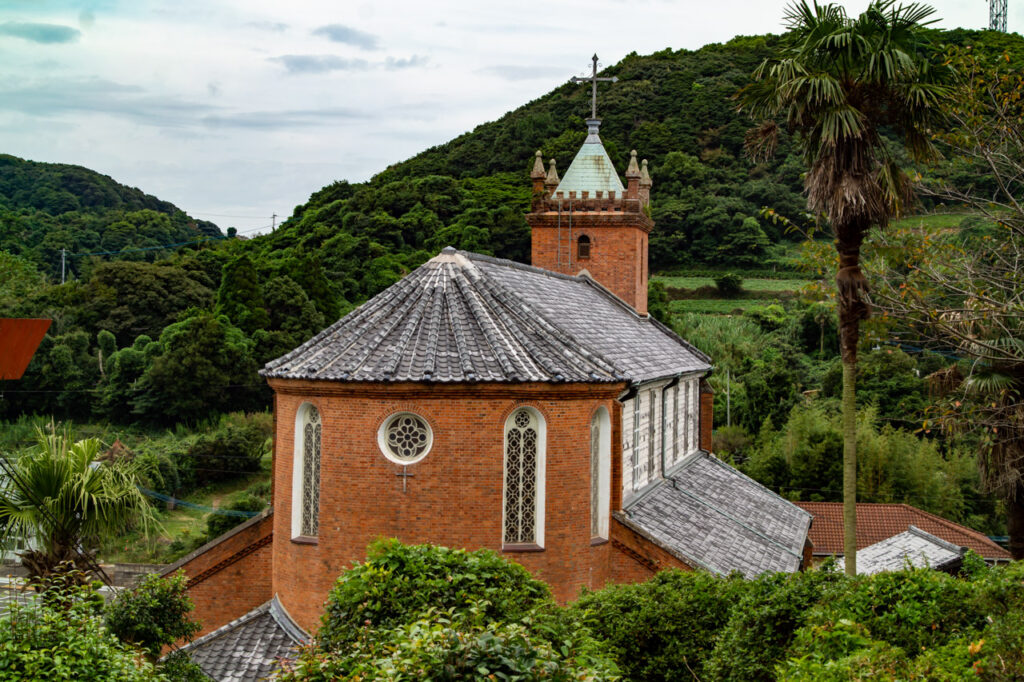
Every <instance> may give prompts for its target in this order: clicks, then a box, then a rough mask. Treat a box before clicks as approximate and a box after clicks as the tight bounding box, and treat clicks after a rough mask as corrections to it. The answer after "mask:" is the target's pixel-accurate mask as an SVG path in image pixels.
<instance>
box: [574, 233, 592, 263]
mask: <svg viewBox="0 0 1024 682" xmlns="http://www.w3.org/2000/svg"><path fill="white" fill-rule="evenodd" d="M576 258H577V259H584V258H590V237H588V236H587V235H585V234H581V235H580V238H579V239H577V240H576Z"/></svg>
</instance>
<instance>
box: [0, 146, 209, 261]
mask: <svg viewBox="0 0 1024 682" xmlns="http://www.w3.org/2000/svg"><path fill="white" fill-rule="evenodd" d="M221 236H223V235H222V234H221V232H220V230H219V229H218V228H217V226H216V225H214V224H213V223H210V222H207V221H203V220H194V219H192V218H190V217H189V216H187V215H186V214H185V213H184V212H182V211H181V209H179V208H178V207H177V206H175V205H174V204H172V203H170V202H167V201H161V200H160V199H157V198H156V197H154V196H152V195H149V194H145V193H144V192H142V191H141V190H138V189H136V188H134V187H127V186H125V185H122V184H120V183H118V182H116V181H115V180H114V179H113V178H110V177H108V176H106V175H101V174H99V173H97V172H96V171H92V170H89V169H88V168H83V167H82V166H72V165H68V164H62V163H40V162H37V161H26V160H24V159H19V158H18V157H16V156H10V155H8V154H0V250H4V251H7V252H9V253H12V254H16V255H19V256H22V257H23V258H25V259H27V260H29V261H30V262H32V263H34V264H36V266H37V267H39V269H40V270H42V271H43V272H44V273H46V274H49V275H51V276H57V277H59V276H60V262H61V261H60V253H61V249H65V250H66V251H67V252H68V253H73V254H77V253H95V252H117V251H121V250H122V249H139V248H147V249H150V250H149V251H146V252H138V251H133V252H129V253H125V254H120V258H129V259H138V260H150V261H152V260H154V259H155V258H158V257H160V256H163V255H166V254H167V251H163V250H157V249H152V247H155V246H159V245H164V244H171V243H177V242H183V241H188V240H190V239H194V238H197V237H221ZM83 263H85V264H88V263H89V261H88V260H86V259H84V258H74V259H72V260H70V261H69V262H68V265H69V267H70V269H71V270H70V271H71V273H72V274H76V273H78V272H79V271H80V270H81V267H82V265H83Z"/></svg>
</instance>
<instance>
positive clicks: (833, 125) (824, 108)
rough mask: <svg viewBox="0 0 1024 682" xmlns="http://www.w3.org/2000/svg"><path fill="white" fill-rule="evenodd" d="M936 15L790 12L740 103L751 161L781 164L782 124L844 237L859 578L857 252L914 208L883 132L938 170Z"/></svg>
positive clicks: (849, 445) (843, 342) (862, 304)
mask: <svg viewBox="0 0 1024 682" xmlns="http://www.w3.org/2000/svg"><path fill="white" fill-rule="evenodd" d="M933 13H934V10H933V9H932V8H930V7H928V6H926V5H920V4H917V3H911V4H909V5H896V4H895V0H874V1H873V2H872V3H871V4H870V5H869V6H868V8H867V9H866V10H865V11H864V12H863V13H862V14H861V15H860V16H859V17H857V18H851V17H848V16H847V14H846V11H845V10H844V9H843V8H842V7H841V6H839V5H818V4H817V2H816V1H815V2H814V4H813V5H808V4H807V2H806V0H802V1H801V2H799V3H795V4H793V5H790V7H789V9H788V10H787V12H786V19H787V22H788V25H789V28H790V29H791V32H790V34H789V36H788V39H787V42H786V43H785V44H784V46H783V48H782V51H781V55H780V56H779V57H776V58H771V59H767V60H765V61H764V62H763V63H762V64H761V65H760V66H759V67H758V69H757V70H756V71H755V72H754V83H753V84H751V85H749V86H748V87H747V88H745V89H744V90H743V91H742V93H741V102H742V103H741V105H740V106H741V109H746V110H747V111H748V112H749V113H750V114H751V115H752V116H755V117H758V118H764V119H768V120H766V121H765V122H764V123H762V124H761V125H760V127H758V128H756V129H754V130H752V131H751V132H750V134H748V138H747V143H748V150H749V152H750V153H751V155H752V156H754V157H759V156H766V155H769V154H771V153H772V152H773V150H774V147H775V145H776V144H777V142H778V138H779V128H778V124H777V123H776V122H775V121H774V120H773V119H775V118H777V117H778V118H782V119H783V120H784V121H785V123H786V125H787V126H788V127H789V128H790V129H791V130H792V131H793V132H794V133H796V136H797V143H798V145H799V147H800V148H801V150H802V151H803V155H804V161H805V162H806V164H807V166H808V171H807V175H806V177H805V180H804V185H805V188H806V190H807V195H808V200H807V205H808V208H809V209H810V210H811V211H812V212H814V213H816V214H822V213H823V214H825V216H827V218H828V221H829V225H830V226H831V228H832V231H833V232H834V234H835V237H836V249H837V251H838V252H839V271H838V273H837V275H836V284H837V286H838V291H839V335H840V350H841V356H842V362H843V398H842V404H843V440H844V446H843V501H844V505H845V506H844V514H843V517H844V518H843V525H844V553H845V556H846V562H845V563H846V571H847V572H848V573H849V574H850V575H855V574H856V551H857V546H856V541H855V530H856V523H857V512H856V506H855V505H856V496H857V450H856V448H857V440H856V409H857V408H856V394H855V381H856V372H857V344H858V340H859V337H860V321H861V320H863V319H866V318H867V317H868V316H869V315H870V307H869V305H868V302H867V299H866V294H867V290H868V287H867V280H866V278H865V277H864V274H863V273H862V272H861V269H860V248H861V243H862V242H863V240H864V236H865V235H866V233H867V232H868V230H869V229H870V228H871V227H872V226H876V225H877V226H880V227H884V226H885V225H887V224H888V222H889V219H890V218H892V217H893V216H894V215H898V214H899V213H900V211H901V210H902V209H903V208H904V207H906V206H907V205H908V204H909V202H910V201H911V200H912V198H913V192H912V185H911V182H910V179H909V178H908V176H907V175H906V174H905V173H904V171H903V170H902V168H900V166H899V164H898V163H897V160H896V159H895V158H894V157H893V156H892V154H891V153H890V152H889V148H888V146H887V144H888V140H887V138H885V137H883V134H882V131H883V129H886V130H888V131H891V132H892V133H894V134H896V135H897V136H898V137H899V139H900V140H901V141H902V143H903V146H904V148H905V150H906V151H907V153H908V154H909V155H910V156H911V157H913V158H914V159H916V160H921V161H926V160H932V159H935V158H937V155H938V154H937V150H936V148H935V145H934V144H933V142H932V140H931V137H930V134H929V133H930V127H931V126H932V125H933V123H935V122H936V121H938V120H939V119H940V116H941V113H940V107H941V105H942V104H943V102H944V101H945V98H946V97H947V96H948V94H949V88H948V87H947V85H946V82H947V81H948V76H949V70H948V69H944V68H942V67H941V66H940V65H939V61H938V53H937V51H936V50H935V48H934V47H933V46H932V43H931V41H930V38H929V34H928V33H927V31H926V29H925V27H926V26H927V25H928V24H930V23H933V22H932V21H926V20H927V19H928V17H930V16H931V15H932V14H933Z"/></svg>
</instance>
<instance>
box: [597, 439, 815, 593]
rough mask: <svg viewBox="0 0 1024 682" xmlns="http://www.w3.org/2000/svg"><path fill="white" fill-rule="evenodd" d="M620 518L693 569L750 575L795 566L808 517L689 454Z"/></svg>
mask: <svg viewBox="0 0 1024 682" xmlns="http://www.w3.org/2000/svg"><path fill="white" fill-rule="evenodd" d="M617 518H619V520H620V521H622V522H623V523H625V524H626V525H627V526H629V527H631V528H633V529H635V530H638V531H639V532H640V533H641V534H643V535H645V536H647V537H648V538H649V539H650V540H652V541H654V542H656V543H657V544H658V545H660V546H661V547H663V548H665V549H666V550H667V551H669V552H670V553H672V554H674V555H675V556H677V557H678V558H679V559H681V560H683V561H685V562H686V563H687V564H689V565H691V566H693V567H695V568H704V569H707V570H708V571H711V572H712V573H716V574H719V575H725V574H728V573H731V572H733V571H739V572H740V573H742V574H743V575H744V576H746V577H747V578H753V577H755V576H757V575H759V574H761V573H764V572H766V571H784V572H793V571H796V570H798V569H799V568H800V564H801V562H802V559H803V548H804V542H805V541H806V539H807V531H808V529H809V528H810V525H811V515H810V514H809V513H807V512H805V511H804V510H803V509H800V508H799V507H797V506H796V505H794V504H792V503H791V502H789V501H787V500H785V499H783V498H781V497H779V496H778V495H776V494H775V493H773V492H772V491H770V490H768V489H767V488H765V487H764V486H762V485H761V484H760V483H757V482H756V481H754V480H753V479H751V478H748V477H747V476H745V475H743V474H741V473H740V472H739V471H737V470H735V469H733V468H732V467H730V466H729V465H727V464H725V463H724V462H722V461H720V460H718V459H717V458H715V457H714V456H712V455H710V454H708V453H706V452H698V453H696V454H694V455H691V456H690V457H689V458H687V459H686V460H684V461H683V462H682V463H680V464H679V465H677V466H676V467H675V468H674V469H670V470H669V471H668V472H667V475H666V478H665V479H664V480H661V481H659V482H657V483H655V484H653V485H652V486H651V487H650V488H649V489H648V490H647V491H645V492H643V493H641V494H640V495H639V496H638V497H637V498H636V499H634V500H633V501H632V502H631V503H630V504H629V505H628V506H627V507H626V509H625V510H624V512H622V513H620V514H619V515H618V516H617Z"/></svg>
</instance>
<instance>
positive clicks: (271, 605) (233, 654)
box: [181, 597, 309, 682]
mask: <svg viewBox="0 0 1024 682" xmlns="http://www.w3.org/2000/svg"><path fill="white" fill-rule="evenodd" d="M308 641H309V635H307V634H306V633H305V632H303V631H302V629H301V628H299V626H298V625H296V624H295V623H294V621H292V619H291V617H289V615H288V613H287V612H286V611H285V610H284V607H283V606H281V603H280V602H279V601H278V600H277V597H274V598H273V599H271V600H270V601H268V602H267V603H266V604H263V605H262V606H259V607H257V608H255V609H253V610H252V611H250V612H249V613H247V614H245V615H244V616H242V617H241V618H238V619H236V620H233V621H231V622H230V623H228V624H227V625H224V626H223V627H220V628H218V629H216V630H214V631H213V632H211V633H209V634H207V635H204V636H202V637H200V638H199V639H197V640H195V641H194V642H191V643H190V644H188V645H186V646H184V647H182V648H181V650H182V651H184V652H185V653H187V654H188V655H189V656H191V657H192V660H193V661H195V662H196V664H198V665H199V667H200V668H202V669H203V672H204V673H206V675H208V676H209V677H210V678H211V679H213V680H215V681H216V682H249V681H250V680H264V679H268V678H269V677H270V675H271V674H272V673H273V672H274V670H276V668H277V665H276V664H277V661H278V660H279V659H282V658H291V657H292V656H293V655H294V652H295V649H296V647H298V646H299V645H302V644H305V643H307V642H308Z"/></svg>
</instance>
